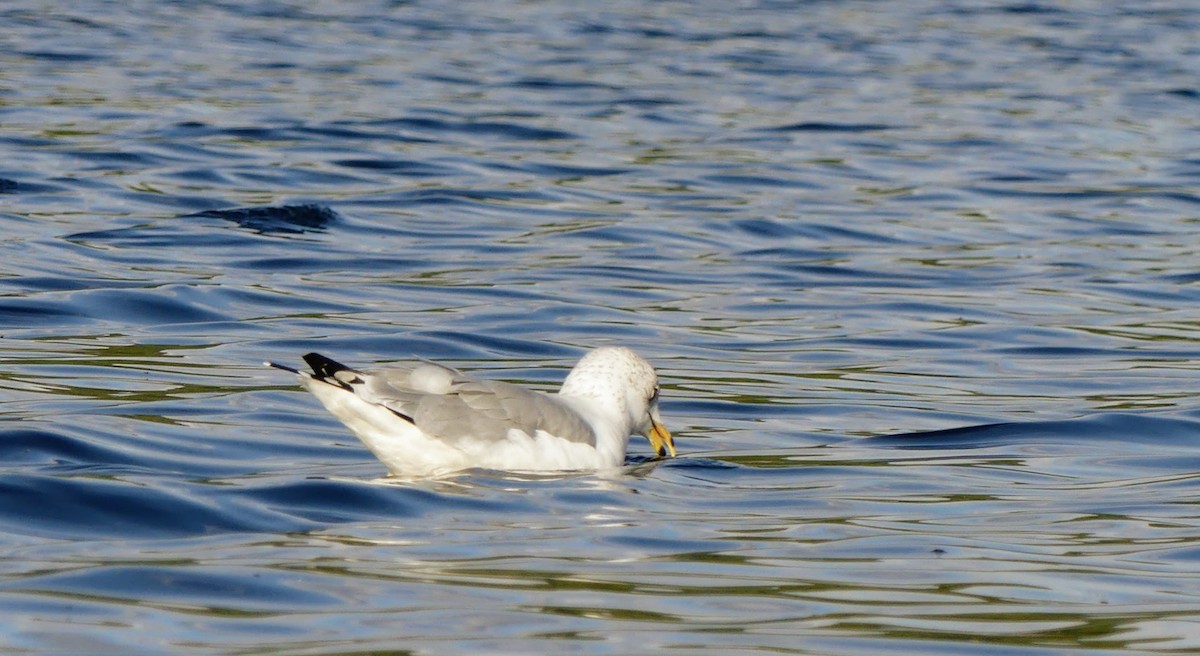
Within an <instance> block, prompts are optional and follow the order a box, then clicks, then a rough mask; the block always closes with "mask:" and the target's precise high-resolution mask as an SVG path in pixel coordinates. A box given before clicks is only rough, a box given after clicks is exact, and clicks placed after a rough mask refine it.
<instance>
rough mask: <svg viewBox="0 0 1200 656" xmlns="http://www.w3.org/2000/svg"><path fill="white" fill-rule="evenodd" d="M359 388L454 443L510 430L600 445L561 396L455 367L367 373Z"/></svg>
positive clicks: (366, 396)
mask: <svg viewBox="0 0 1200 656" xmlns="http://www.w3.org/2000/svg"><path fill="white" fill-rule="evenodd" d="M361 377H362V379H363V383H364V384H363V385H362V386H360V387H358V389H357V390H356V391H357V392H358V394H359V395H360V396H361V397H362V398H363V400H366V401H370V402H372V403H378V404H380V405H382V406H384V407H386V408H388V409H389V410H391V411H392V412H396V413H398V414H401V415H403V416H405V417H407V418H409V419H411V420H412V422H413V424H415V425H416V427H417V428H419V429H421V430H422V431H423V432H425V433H426V434H429V435H433V436H435V437H438V438H439V439H442V440H446V441H448V442H457V441H459V440H462V439H465V438H473V439H478V440H502V439H504V438H505V436H506V435H507V434H508V431H509V430H510V429H513V428H516V429H518V430H521V431H523V432H525V433H527V434H529V435H533V434H534V433H536V432H537V431H539V430H542V431H545V432H547V433H550V434H551V435H555V436H557V437H561V438H563V439H565V440H568V441H571V442H580V443H583V444H591V445H595V443H596V438H595V435H594V434H593V433H592V429H591V426H589V425H588V424H587V422H585V421H584V420H583V419H582V418H581V417H580V416H579V415H578V414H576V413H575V411H573V410H572V409H571V408H569V407H568V406H567V405H566V404H565V403H563V402H562V401H560V400H559V399H557V398H554V397H552V396H548V395H546V394H541V393H539V392H534V391H531V390H527V389H525V388H523V387H520V386H518V385H513V384H511V383H504V382H499V381H491V380H479V379H475V378H471V377H469V376H466V375H465V374H462V373H461V372H458V371H456V370H454V369H450V368H449V367H443V366H441V365H437V364H433V363H428V362H427V363H421V364H419V365H416V366H414V367H389V368H387V369H379V370H375V371H369V372H363V373H362V374H361Z"/></svg>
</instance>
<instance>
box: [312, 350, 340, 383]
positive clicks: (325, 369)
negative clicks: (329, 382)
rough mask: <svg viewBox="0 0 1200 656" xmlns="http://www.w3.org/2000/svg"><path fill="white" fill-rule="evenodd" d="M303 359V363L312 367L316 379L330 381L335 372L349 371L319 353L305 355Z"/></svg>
mask: <svg viewBox="0 0 1200 656" xmlns="http://www.w3.org/2000/svg"><path fill="white" fill-rule="evenodd" d="M303 358H304V362H305V363H306V364H308V366H310V367H312V370H313V374H315V375H316V377H317V378H324V379H331V378H333V376H334V374H336V373H337V372H339V371H347V370H349V369H350V367H347V366H346V365H344V364H342V363H341V362H338V361H337V360H331V359H329V358H327V357H325V356H323V355H321V354H320V353H305V354H304V356H303Z"/></svg>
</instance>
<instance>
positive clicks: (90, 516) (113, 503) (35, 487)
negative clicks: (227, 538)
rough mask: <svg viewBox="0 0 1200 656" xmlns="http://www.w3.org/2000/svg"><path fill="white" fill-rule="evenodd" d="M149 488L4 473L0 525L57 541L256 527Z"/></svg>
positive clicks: (91, 478)
mask: <svg viewBox="0 0 1200 656" xmlns="http://www.w3.org/2000/svg"><path fill="white" fill-rule="evenodd" d="M148 489H149V488H147V487H146V486H145V485H143V484H135V483H129V482H125V481H121V480H116V479H111V478H108V477H97V476H50V475H42V474H24V473H14V472H9V473H7V474H6V475H5V476H4V477H3V478H0V499H2V501H0V526H3V527H4V531H5V532H11V533H16V534H22V535H40V536H46V537H54V538H62V539H78V538H87V539H95V538H101V537H113V538H161V537H184V536H195V535H205V534H211V533H214V532H230V531H244V530H250V529H251V528H253V527H254V526H255V523H254V522H253V520H252V519H245V520H243V519H240V518H239V516H238V515H237V514H235V513H229V512H223V511H221V510H220V509H217V508H214V507H212V506H211V505H210V504H208V503H206V502H204V501H203V500H202V499H197V498H195V497H193V496H192V495H187V494H181V493H178V492H175V491H173V490H172V489H171V488H170V486H164V485H158V486H155V488H154V491H153V494H150V493H148Z"/></svg>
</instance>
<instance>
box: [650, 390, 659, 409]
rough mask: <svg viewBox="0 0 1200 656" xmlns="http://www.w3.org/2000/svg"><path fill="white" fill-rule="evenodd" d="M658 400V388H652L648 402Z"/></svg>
mask: <svg viewBox="0 0 1200 656" xmlns="http://www.w3.org/2000/svg"><path fill="white" fill-rule="evenodd" d="M657 400H658V388H657V387H655V388H654V393H653V394H651V395H650V404H651V405H653V404H654V402H655V401H657Z"/></svg>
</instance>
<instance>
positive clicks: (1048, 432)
mask: <svg viewBox="0 0 1200 656" xmlns="http://www.w3.org/2000/svg"><path fill="white" fill-rule="evenodd" d="M863 441H864V442H865V443H869V444H872V445H877V446H891V447H898V448H905V449H951V448H955V449H981V448H986V447H993V446H1005V445H1012V444H1037V443H1052V444H1062V443H1064V442H1067V443H1078V444H1079V445H1080V447H1081V448H1088V449H1090V448H1095V444H1096V443H1097V442H1101V441H1108V442H1127V443H1129V444H1137V445H1158V446H1171V447H1178V448H1181V449H1190V450H1193V451H1194V450H1196V449H1200V422H1198V421H1193V420H1190V419H1180V418H1176V417H1164V416H1155V415H1138V414H1126V413H1106V414H1099V415H1093V416H1089V417H1084V418H1082V419H1067V420H1059V421H1030V422H1005V423H998V424H985V425H981V426H966V427H963V428H951V429H947V430H940V431H929V432H920V433H906V434H902V435H887V436H880V437H869V438H863Z"/></svg>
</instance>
